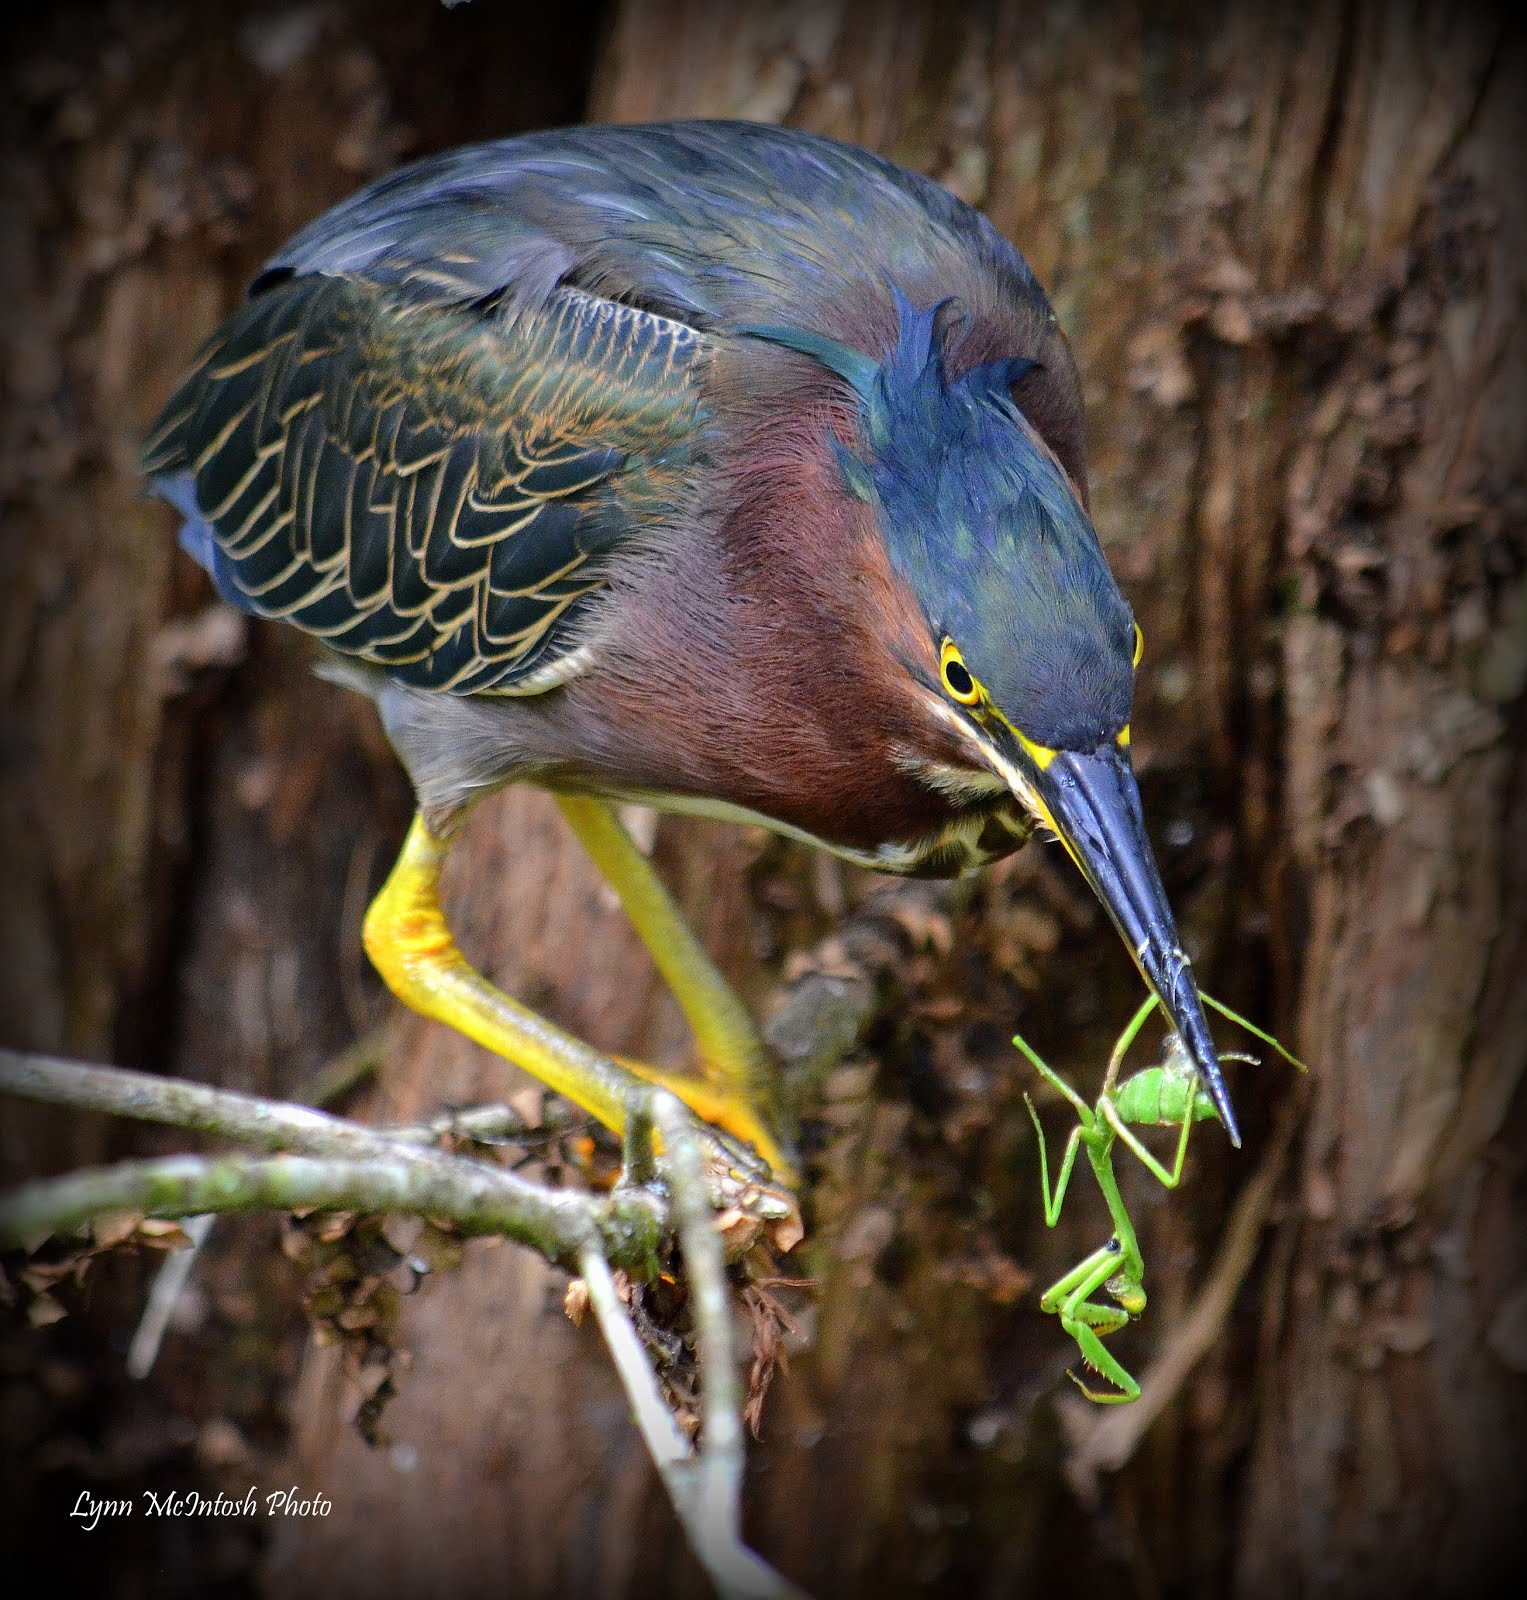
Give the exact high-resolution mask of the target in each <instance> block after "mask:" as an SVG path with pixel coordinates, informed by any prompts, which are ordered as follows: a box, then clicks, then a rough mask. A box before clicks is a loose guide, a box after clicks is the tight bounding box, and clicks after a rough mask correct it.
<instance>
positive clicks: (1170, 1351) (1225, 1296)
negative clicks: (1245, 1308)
mask: <svg viewBox="0 0 1527 1600" xmlns="http://www.w3.org/2000/svg"><path fill="white" fill-rule="evenodd" d="M1299 1114H1300V1107H1299V1105H1298V1104H1297V1103H1296V1102H1294V1101H1290V1102H1288V1103H1287V1104H1286V1105H1285V1106H1284V1109H1283V1111H1282V1113H1281V1115H1280V1116H1279V1118H1278V1121H1277V1123H1276V1125H1275V1126H1274V1129H1273V1134H1272V1137H1271V1139H1270V1140H1269V1141H1268V1146H1267V1153H1266V1154H1265V1155H1264V1156H1263V1157H1262V1161H1261V1163H1260V1165H1259V1166H1258V1167H1257V1170H1256V1172H1255V1173H1254V1174H1253V1176H1252V1178H1251V1181H1250V1182H1249V1183H1248V1184H1247V1185H1246V1187H1245V1188H1244V1189H1242V1191H1241V1193H1240V1195H1239V1196H1238V1197H1237V1199H1236V1202H1235V1206H1234V1208H1233V1209H1232V1210H1231V1213H1230V1221H1229V1223H1228V1224H1227V1225H1226V1228H1225V1233H1224V1238H1223V1239H1222V1241H1221V1243H1220V1247H1219V1251H1218V1253H1217V1254H1216V1256H1215V1258H1214V1264H1213V1266H1212V1267H1211V1268H1210V1270H1209V1276H1208V1279H1207V1281H1206V1282H1205V1284H1204V1286H1203V1288H1202V1289H1201V1290H1200V1291H1199V1294H1198V1298H1197V1299H1196V1300H1195V1301H1194V1302H1193V1304H1192V1306H1191V1308H1190V1309H1189V1310H1188V1312H1187V1313H1186V1315H1185V1316H1184V1317H1183V1318H1182V1320H1181V1321H1180V1322H1178V1323H1177V1325H1176V1326H1175V1327H1174V1328H1173V1329H1172V1331H1171V1333H1170V1334H1169V1335H1168V1336H1167V1338H1166V1340H1165V1341H1164V1343H1163V1344H1162V1346H1161V1350H1160V1353H1159V1354H1158V1355H1157V1357H1156V1359H1155V1360H1154V1361H1153V1362H1152V1363H1151V1365H1150V1367H1149V1368H1148V1369H1147V1370H1146V1371H1145V1372H1144V1374H1142V1376H1141V1379H1140V1398H1139V1399H1138V1400H1136V1401H1135V1403H1134V1404H1133V1405H1128V1406H1113V1407H1111V1408H1110V1409H1109V1410H1108V1411H1107V1412H1106V1413H1103V1414H1101V1415H1099V1414H1098V1408H1096V1407H1093V1406H1088V1407H1086V1409H1085V1410H1083V1409H1082V1408H1081V1406H1080V1404H1079V1403H1078V1404H1077V1405H1075V1406H1067V1408H1066V1410H1065V1411H1064V1412H1063V1416H1064V1418H1065V1423H1066V1431H1067V1434H1068V1435H1069V1439H1070V1445H1071V1449H1070V1453H1069V1455H1068V1456H1067V1458H1066V1465H1065V1471H1066V1481H1067V1482H1068V1483H1069V1484H1070V1485H1071V1488H1072V1490H1073V1491H1074V1492H1075V1494H1076V1496H1077V1498H1078V1499H1079V1500H1080V1501H1081V1502H1082V1503H1083V1504H1084V1505H1088V1506H1091V1505H1094V1504H1096V1501H1097V1492H1098V1475H1099V1473H1103V1472H1117V1471H1119V1469H1120V1468H1121V1467H1123V1466H1124V1465H1125V1464H1126V1463H1127V1462H1128V1461H1129V1460H1130V1458H1131V1457H1132V1456H1133V1455H1134V1453H1135V1450H1136V1449H1137V1448H1138V1446H1139V1444H1140V1440H1141V1439H1142V1438H1143V1437H1144V1436H1145V1433H1146V1431H1147V1430H1148V1429H1149V1427H1150V1425H1151V1424H1152V1423H1153V1422H1154V1421H1155V1420H1156V1418H1157V1417H1158V1416H1160V1415H1161V1413H1162V1412H1163V1411H1164V1410H1165V1409H1166V1408H1167V1406H1169V1405H1170V1404H1171V1403H1172V1401H1173V1399H1175V1398H1176V1396H1177V1393H1178V1391H1179V1390H1180V1389H1181V1388H1182V1386H1183V1384H1184V1383H1185V1382H1186V1381H1187V1378H1188V1375H1189V1374H1190V1373H1191V1372H1192V1370H1193V1369H1194V1367H1196V1366H1197V1365H1198V1363H1199V1362H1200V1361H1201V1360H1202V1359H1203V1358H1204V1356H1205V1355H1206V1354H1208V1352H1209V1351H1210V1350H1211V1349H1212V1348H1213V1346H1214V1343H1215V1341H1216V1340H1217V1339H1218V1338H1219V1336H1220V1333H1221V1331H1222V1329H1223V1328H1224V1326H1225V1322H1226V1320H1227V1318H1228V1317H1229V1315H1230V1310H1231V1307H1232V1306H1233V1305H1234V1304H1235V1297H1236V1295H1237V1293H1238V1292H1239V1291H1240V1287H1241V1284H1242V1283H1243V1282H1245V1279H1246V1274H1247V1273H1248V1272H1249V1271H1250V1270H1251V1266H1252V1263H1253V1262H1254V1261H1255V1260H1256V1254H1257V1249H1258V1247H1259V1245H1260V1242H1261V1235H1262V1229H1263V1227H1264V1226H1265V1224H1266V1222H1267V1217H1268V1213H1269V1212H1270V1211H1271V1209H1272V1202H1273V1196H1274V1195H1275V1193H1276V1192H1277V1188H1278V1183H1279V1180H1280V1179H1281V1178H1282V1176H1283V1169H1284V1166H1285V1164H1286V1163H1287V1160H1288V1153H1289V1148H1290V1146H1291V1144H1292V1142H1293V1134H1294V1127H1295V1124H1296V1123H1297V1121H1298V1118H1299Z"/></svg>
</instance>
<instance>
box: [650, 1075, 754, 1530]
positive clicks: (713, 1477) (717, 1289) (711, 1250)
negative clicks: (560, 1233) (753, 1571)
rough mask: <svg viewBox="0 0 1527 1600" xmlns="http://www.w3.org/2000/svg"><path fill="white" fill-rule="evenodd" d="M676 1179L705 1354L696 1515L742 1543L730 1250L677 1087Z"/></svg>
mask: <svg viewBox="0 0 1527 1600" xmlns="http://www.w3.org/2000/svg"><path fill="white" fill-rule="evenodd" d="M652 1112H653V1120H654V1121H655V1122H656V1124H657V1129H658V1132H659V1133H660V1134H661V1135H662V1137H663V1147H664V1150H665V1152H666V1154H667V1157H668V1170H669V1177H670V1182H671V1183H672V1186H673V1208H674V1220H675V1221H676V1222H677V1223H678V1229H679V1245H680V1248H681V1249H682V1250H683V1252H684V1265H685V1268H686V1269H687V1273H688V1277H689V1294H690V1304H691V1305H692V1306H693V1307H694V1316H695V1333H696V1342H697V1344H698V1347H699V1357H700V1418H701V1433H700V1447H701V1448H700V1456H699V1463H700V1481H699V1485H698V1493H697V1495H696V1497H695V1499H696V1514H697V1516H698V1518H699V1520H700V1526H701V1528H702V1529H703V1530H704V1534H705V1537H707V1538H708V1539H710V1540H713V1541H718V1542H720V1543H723V1544H735V1543H736V1542H737V1540H738V1539H739V1538H740V1537H741V1533H742V1448H743V1447H742V1391H741V1386H740V1385H739V1383H738V1381H737V1356H736V1351H735V1349H734V1348H733V1339H732V1307H731V1298H730V1296H729V1295H728V1293H727V1284H726V1254H725V1251H724V1250H723V1249H722V1246H721V1235H720V1234H719V1233H717V1232H716V1228H715V1219H714V1214H713V1213H712V1211H711V1209H710V1205H709V1204H708V1202H707V1200H706V1195H705V1188H704V1181H703V1179H702V1177H701V1173H700V1151H699V1148H698V1147H697V1145H696V1143H695V1136H694V1132H693V1130H692V1127H691V1125H690V1123H689V1121H688V1119H687V1118H686V1117H685V1116H684V1115H683V1113H682V1110H681V1108H680V1106H679V1102H678V1101H677V1100H676V1099H675V1098H674V1097H673V1096H672V1095H671V1094H659V1095H654V1096H653V1103H652Z"/></svg>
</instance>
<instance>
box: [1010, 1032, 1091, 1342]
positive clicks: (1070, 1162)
mask: <svg viewBox="0 0 1527 1600" xmlns="http://www.w3.org/2000/svg"><path fill="white" fill-rule="evenodd" d="M1040 1071H1041V1072H1043V1073H1045V1074H1046V1076H1048V1077H1050V1078H1054V1077H1055V1075H1054V1074H1053V1073H1052V1072H1051V1071H1050V1069H1049V1068H1048V1067H1046V1066H1045V1065H1044V1064H1043V1063H1040ZM1055 1081H1056V1082H1059V1079H1056V1080H1055ZM1061 1087H1062V1088H1063V1089H1064V1088H1065V1085H1064V1084H1061ZM1068 1092H1069V1091H1068ZM1023 1103H1024V1105H1026V1106H1027V1107H1028V1108H1029V1121H1030V1122H1032V1123H1033V1124H1034V1132H1035V1134H1036V1135H1037V1136H1038V1138H1039V1187H1040V1192H1041V1193H1042V1194H1043V1195H1044V1202H1045V1227H1047V1228H1053V1227H1054V1226H1055V1224H1056V1223H1057V1222H1059V1221H1060V1208H1061V1203H1062V1202H1063V1201H1064V1200H1065V1198H1066V1189H1067V1188H1068V1186H1069V1185H1070V1183H1071V1169H1072V1168H1073V1167H1074V1166H1075V1165H1076V1152H1077V1149H1078V1147H1079V1146H1080V1145H1081V1142H1082V1124H1081V1123H1078V1124H1077V1125H1076V1126H1075V1127H1074V1128H1073V1129H1072V1130H1071V1135H1070V1137H1069V1138H1068V1139H1067V1140H1066V1149H1065V1153H1064V1154H1063V1155H1062V1157H1061V1162H1060V1174H1059V1176H1058V1177H1057V1178H1056V1180H1055V1187H1054V1189H1053V1190H1052V1189H1051V1187H1050V1158H1049V1154H1048V1152H1047V1150H1046V1147H1045V1131H1044V1129H1043V1128H1042V1127H1041V1126H1040V1124H1039V1113H1038V1112H1037V1111H1036V1110H1035V1109H1034V1102H1033V1101H1032V1100H1031V1099H1029V1097H1028V1095H1024V1097H1023ZM1082 1109H1083V1111H1085V1112H1086V1114H1087V1116H1088V1118H1089V1119H1090V1118H1091V1116H1092V1113H1091V1111H1088V1110H1087V1108H1086V1107H1085V1106H1083V1107H1082ZM1045 1310H1047V1311H1053V1310H1054V1307H1053V1306H1046V1307H1045Z"/></svg>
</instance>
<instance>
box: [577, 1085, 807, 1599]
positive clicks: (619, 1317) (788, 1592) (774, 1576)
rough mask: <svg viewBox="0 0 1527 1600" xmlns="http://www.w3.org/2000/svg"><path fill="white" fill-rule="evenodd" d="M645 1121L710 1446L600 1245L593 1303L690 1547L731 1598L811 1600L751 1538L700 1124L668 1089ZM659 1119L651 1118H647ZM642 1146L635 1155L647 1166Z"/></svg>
mask: <svg viewBox="0 0 1527 1600" xmlns="http://www.w3.org/2000/svg"><path fill="white" fill-rule="evenodd" d="M646 1105H647V1108H648V1109H646V1111H645V1113H644V1115H643V1118H642V1121H643V1124H644V1126H645V1127H646V1128H647V1129H648V1130H649V1138H648V1143H649V1144H650V1126H651V1124H652V1123H656V1125H657V1129H658V1131H659V1133H661V1135H662V1139H663V1152H664V1167H665V1169H666V1171H667V1174H668V1178H669V1182H670V1184H671V1186H672V1189H673V1200H674V1214H675V1217H676V1220H677V1223H678V1230H679V1242H680V1246H681V1248H682V1249H683V1252H684V1265H685V1268H686V1271H687V1275H688V1279H689V1288H690V1296H691V1303H692V1304H693V1306H694V1311H695V1324H696V1329H697V1332H698V1342H699V1349H700V1392H701V1420H700V1441H701V1448H700V1450H698V1451H696V1450H695V1449H694V1448H693V1447H692V1446H691V1445H690V1444H689V1442H688V1441H687V1440H686V1439H685V1437H684V1435H683V1433H682V1431H681V1430H680V1429H679V1426H678V1424H677V1423H676V1422H675V1421H674V1418H673V1415H672V1413H671V1412H670V1411H669V1409H668V1407H667V1405H666V1404H665V1403H664V1401H663V1397H662V1394H661V1392H660V1390H659V1388H658V1383H657V1379H656V1377H655V1376H654V1374H653V1371H652V1366H651V1363H650V1362H649V1361H648V1359H647V1354H646V1352H645V1351H644V1350H643V1348H642V1345H641V1340H640V1339H639V1338H638V1337H637V1334H636V1329H635V1328H634V1327H633V1326H632V1324H631V1318H630V1316H629V1314H628V1313H627V1311H626V1308H625V1306H624V1304H623V1303H622V1301H621V1298H620V1295H619V1294H618V1293H617V1291H616V1288H615V1284H614V1281H613V1280H612V1278H611V1276H610V1269H609V1266H608V1264H607V1262H606V1261H605V1259H604V1258H603V1256H602V1255H601V1254H600V1253H599V1250H598V1248H597V1247H596V1246H594V1245H593V1244H590V1246H589V1247H588V1249H586V1250H585V1251H584V1253H583V1255H582V1257H581V1258H580V1261H579V1270H580V1271H581V1272H582V1274H583V1280H584V1282H585V1283H586V1284H587V1285H588V1291H589V1304H590V1305H591V1306H592V1307H593V1310H594V1316H595V1318H596V1319H597V1321H598V1323H599V1330H600V1332H601V1333H602V1334H603V1335H604V1339H605V1343H606V1345H607V1346H608V1347H609V1351H610V1356H611V1359H612V1360H613V1361H614V1363H615V1370H616V1372H617V1373H618V1374H619V1376H620V1381H621V1383H622V1385H623V1386H624V1388H625V1391H626V1396H627V1398H628V1399H629V1400H630V1402H631V1410H632V1415H633V1416H634V1418H635V1421H636V1426H637V1428H638V1430H639V1431H640V1433H641V1436H642V1440H643V1442H644V1443H645V1444H646V1446H647V1452H648V1454H649V1455H650V1456H651V1457H652V1460H653V1463H654V1465H655V1466H656V1467H657V1469H658V1474H659V1476H660V1477H661V1478H662V1480H663V1486H664V1487H665V1488H666V1489H667V1491H668V1497H669V1499H670V1500H671V1501H672V1503H673V1509H674V1513H675V1515H676V1516H677V1517H678V1519H679V1522H680V1525H681V1526H682V1527H683V1529H684V1533H685V1536H686V1538H687V1539H688V1540H689V1546H690V1548H691V1549H692V1550H693V1551H694V1553H695V1556H696V1557H697V1559H698V1560H699V1561H700V1564H701V1565H702V1566H703V1567H704V1568H705V1570H706V1572H707V1573H708V1574H709V1575H710V1578H711V1581H712V1582H713V1583H714V1584H715V1585H716V1589H717V1592H718V1593H719V1594H721V1595H722V1596H723V1597H725V1600H734V1597H735V1600H805V1597H804V1596H803V1595H802V1594H801V1591H800V1590H798V1589H797V1588H795V1586H794V1585H793V1584H791V1583H789V1582H788V1581H787V1580H786V1579H784V1578H783V1577H781V1576H780V1574H779V1573H777V1572H776V1571H775V1570H774V1569H773V1568H772V1567H771V1566H769V1565H768V1563H767V1562H765V1561H763V1560H761V1559H760V1558H759V1557H758V1556H757V1555H756V1554H754V1552H753V1551H751V1550H749V1549H748V1547H747V1546H746V1545H745V1544H743V1542H742V1515H741V1491H742V1448H743V1447H742V1415H741V1403H742V1395H741V1388H740V1385H739V1384H738V1381H737V1361H736V1352H735V1350H734V1348H733V1341H732V1313H731V1302H730V1298H729V1296H728V1293H727V1283H726V1258H725V1252H724V1250H723V1248H722V1243H721V1236H720V1234H719V1233H718V1232H717V1230H716V1226H715V1216H714V1213H713V1212H712V1210H711V1206H710V1202H709V1199H708V1196H707V1193H706V1188H705V1178H704V1174H703V1171H702V1164H701V1155H700V1149H699V1145H698V1142H697V1141H696V1139H695V1134H694V1127H693V1124H692V1123H691V1122H690V1120H689V1118H688V1116H687V1115H686V1114H685V1112H684V1110H683V1108H682V1107H681V1106H680V1104H679V1102H678V1100H677V1099H676V1098H675V1097H674V1096H673V1095H671V1094H669V1093H668V1092H667V1091H666V1090H655V1091H653V1093H652V1094H651V1095H650V1096H649V1097H648V1098H647V1102H646ZM649 1118H650V1121H649V1120H648V1119H649ZM641 1143H642V1141H641V1140H637V1141H635V1148H634V1150H633V1152H632V1153H633V1154H634V1155H635V1157H636V1159H637V1160H638V1162H644V1161H645V1157H644V1155H643V1152H642V1149H641Z"/></svg>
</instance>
